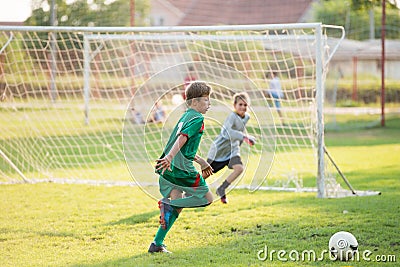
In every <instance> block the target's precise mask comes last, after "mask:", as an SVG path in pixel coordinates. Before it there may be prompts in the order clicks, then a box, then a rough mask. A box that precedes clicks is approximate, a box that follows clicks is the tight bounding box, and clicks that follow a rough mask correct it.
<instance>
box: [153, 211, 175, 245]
mask: <svg viewBox="0 0 400 267" xmlns="http://www.w3.org/2000/svg"><path fill="white" fill-rule="evenodd" d="M178 216H179V213H178V212H177V211H176V209H174V210H173V211H172V214H171V217H169V223H168V228H167V229H162V227H161V226H160V227H159V228H158V231H157V233H156V236H155V237H154V242H155V243H156V246H161V245H162V244H163V242H164V238H165V236H166V235H167V233H168V231H169V229H171V227H172V225H173V224H174V222H175V221H176V219H177V218H178Z"/></svg>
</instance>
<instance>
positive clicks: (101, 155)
mask: <svg viewBox="0 0 400 267" xmlns="http://www.w3.org/2000/svg"><path fill="white" fill-rule="evenodd" d="M0 29H1V35H0V46H1V47H0V48H1V53H0V67H1V68H0V70H1V72H0V75H1V84H0V86H1V87H0V90H1V91H0V94H1V100H2V108H1V111H0V119H1V121H2V123H4V125H6V127H4V131H3V133H2V135H1V139H0V149H1V151H2V155H4V156H2V157H1V159H2V161H0V163H1V167H2V168H1V172H0V179H1V180H4V181H15V180H18V179H20V178H21V177H22V178H23V180H30V181H42V180H44V181H47V180H51V181H58V182H87V183H90V182H93V181H97V183H110V184H112V183H114V184H130V182H132V178H131V175H132V176H134V177H133V178H134V180H135V182H136V183H142V184H144V183H145V184H149V185H151V184H154V183H155V181H156V179H157V177H156V176H155V174H154V172H153V170H152V167H151V164H152V162H154V159H155V158H157V157H158V156H159V154H160V153H161V150H162V147H163V145H164V144H165V140H164V139H165V136H164V135H166V134H167V133H169V132H170V130H171V127H172V125H174V122H175V121H176V118H177V117H179V114H180V113H181V112H182V111H183V109H182V108H180V103H178V102H179V101H181V99H179V96H180V94H181V93H182V90H183V89H182V88H183V87H184V79H185V75H187V74H188V72H189V69H190V68H194V70H191V71H192V72H193V73H192V75H193V76H195V77H196V78H197V79H200V80H205V81H207V82H209V83H210V84H212V86H213V94H212V96H211V98H212V101H214V102H212V109H211V110H210V115H209V117H207V118H206V130H205V131H206V138H205V140H204V141H203V143H202V151H200V152H201V153H202V155H203V156H205V155H206V154H207V148H209V146H210V145H211V143H212V140H213V139H214V138H215V137H216V136H217V135H218V133H219V131H220V127H221V123H222V122H223V120H224V118H225V117H226V116H227V114H228V113H229V112H230V111H231V107H232V105H231V98H232V95H233V94H234V93H236V92H241V91H246V92H247V93H248V94H249V95H250V98H251V108H250V110H249V113H250V115H251V118H252V119H251V120H250V121H249V124H248V126H247V131H248V132H249V133H250V134H253V135H255V136H256V137H257V140H258V143H257V145H256V146H255V147H252V148H249V147H246V146H245V145H242V155H243V158H244V161H245V164H246V166H247V170H246V172H245V174H244V175H243V179H240V181H238V183H237V185H236V187H238V188H241V187H245V188H250V189H254V188H257V189H270V188H273V189H277V190H293V191H309V190H311V191H314V190H315V191H316V192H317V194H318V197H334V196H335V195H337V194H338V192H342V191H343V188H341V187H340V184H339V183H337V180H338V179H337V178H336V176H337V175H336V174H334V175H332V174H331V172H330V170H328V167H329V163H328V162H327V158H326V153H325V144H324V116H323V105H324V83H325V77H326V73H327V71H328V63H329V60H330V59H331V58H332V56H333V54H334V52H335V50H336V49H337V47H338V45H339V44H340V41H341V40H342V39H343V38H344V30H343V28H342V27H337V26H328V25H322V24H320V23H299V24H271V25H229V26H193V27H130V28H125V27H124V28H122V27H121V28H120V27H17V26H0ZM328 31H336V33H335V34H336V35H335V37H338V38H331V37H330V36H329V34H328ZM272 72H275V73H277V75H279V78H280V80H281V84H282V89H283V92H284V97H283V98H282V99H280V104H281V107H280V108H279V107H277V106H276V101H275V99H273V97H271V94H270V93H269V91H268V89H269V81H270V79H271V78H270V77H269V74H271V73H272ZM155 102H159V103H162V105H163V106H164V109H165V113H166V116H165V120H164V121H162V122H161V123H155V122H154V121H151V119H152V114H151V113H152V110H153V108H154V106H155ZM139 115H141V117H140V119H141V120H142V121H140V122H138V121H137V120H136V119H137V117H138V116H139ZM133 117H135V121H134V120H133ZM137 123H138V124H137ZM141 123H143V124H141ZM131 124H132V125H131ZM207 125H209V127H208V128H207ZM123 135H125V136H123ZM163 136H164V137H163ZM124 137H125V138H126V139H125V143H124V140H123V138H124ZM160 137H161V138H160ZM138 140H143V142H142V143H140V142H139V141H138ZM127 141H129V142H130V143H129V145H130V146H131V147H130V149H131V150H132V151H133V152H132V151H130V152H129V155H126V152H127V151H126V150H127V147H126V144H127V143H126V142H127ZM124 149H125V154H124ZM125 160H127V164H128V170H127V168H126V163H125ZM263 164H264V165H265V166H264V165H263ZM129 172H130V173H129ZM328 172H329V173H330V174H327V173H328ZM335 173H336V171H335ZM21 175H22V176H21ZM224 175H226V173H222V174H220V175H219V176H221V177H223V176H224ZM219 176H218V177H217V178H215V179H219V178H220V177H219ZM137 177H141V178H139V179H137ZM142 177H146V178H142ZM254 177H257V179H256V181H255V182H254ZM210 183H211V184H212V183H213V182H212V180H211V181H210Z"/></svg>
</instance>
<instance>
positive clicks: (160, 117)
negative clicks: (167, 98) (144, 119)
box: [148, 101, 165, 123]
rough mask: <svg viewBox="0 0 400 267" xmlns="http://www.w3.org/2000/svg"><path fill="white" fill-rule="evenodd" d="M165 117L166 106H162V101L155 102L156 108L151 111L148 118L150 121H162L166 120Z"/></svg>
mask: <svg viewBox="0 0 400 267" xmlns="http://www.w3.org/2000/svg"><path fill="white" fill-rule="evenodd" d="M164 119H165V110H164V107H163V106H162V104H161V102H160V101H157V102H156V103H155V104H154V108H153V110H152V111H151V114H150V118H149V119H148V122H154V123H162V122H164Z"/></svg>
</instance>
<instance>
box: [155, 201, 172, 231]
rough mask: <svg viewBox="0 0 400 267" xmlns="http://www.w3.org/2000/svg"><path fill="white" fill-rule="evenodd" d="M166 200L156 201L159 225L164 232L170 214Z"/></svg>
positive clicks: (170, 209) (170, 210)
mask: <svg viewBox="0 0 400 267" xmlns="http://www.w3.org/2000/svg"><path fill="white" fill-rule="evenodd" d="M166 201H168V200H166V199H161V200H160V201H158V207H159V209H160V225H161V227H162V229H164V230H166V229H167V228H168V224H169V218H170V217H171V214H172V207H171V206H170V205H169V204H168V203H166Z"/></svg>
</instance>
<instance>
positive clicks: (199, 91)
mask: <svg viewBox="0 0 400 267" xmlns="http://www.w3.org/2000/svg"><path fill="white" fill-rule="evenodd" d="M185 94H186V103H187V104H188V105H190V104H191V103H192V99H194V98H198V97H202V96H209V95H210V94H211V86H210V85H208V84H207V83H206V82H199V81H195V82H192V83H191V84H190V85H189V86H188V87H187V88H186V91H185Z"/></svg>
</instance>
